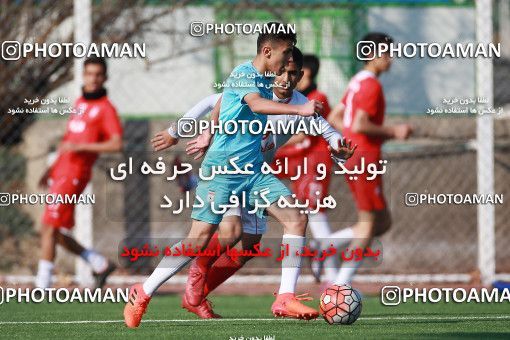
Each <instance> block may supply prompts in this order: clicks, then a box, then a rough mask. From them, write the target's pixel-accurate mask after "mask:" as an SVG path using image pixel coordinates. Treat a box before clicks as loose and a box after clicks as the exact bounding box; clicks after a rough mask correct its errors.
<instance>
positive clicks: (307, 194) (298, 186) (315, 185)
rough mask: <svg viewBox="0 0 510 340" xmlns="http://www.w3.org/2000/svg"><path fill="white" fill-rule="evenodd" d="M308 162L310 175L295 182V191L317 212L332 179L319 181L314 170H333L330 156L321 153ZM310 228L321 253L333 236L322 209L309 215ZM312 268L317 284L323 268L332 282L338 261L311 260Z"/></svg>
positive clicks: (300, 198)
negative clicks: (324, 166)
mask: <svg viewBox="0 0 510 340" xmlns="http://www.w3.org/2000/svg"><path fill="white" fill-rule="evenodd" d="M308 162H309V164H310V163H311V164H310V171H309V172H308V175H305V176H302V177H300V178H299V179H298V180H296V181H294V182H293V189H294V190H293V191H294V192H295V193H297V198H298V199H299V200H300V201H306V200H308V202H310V204H309V206H310V208H311V209H312V210H315V209H316V207H317V204H318V201H319V200H322V199H324V198H325V197H326V196H327V195H328V194H329V190H328V189H329V183H330V178H331V177H330V175H329V174H328V175H327V176H326V178H324V179H323V180H322V181H317V180H316V178H317V176H318V174H317V173H316V172H317V170H313V169H317V165H318V164H325V165H326V168H327V169H331V159H330V158H329V154H328V155H327V158H325V157H324V156H323V155H321V154H320V153H319V154H318V155H314V156H312V157H308ZM308 227H309V228H310V232H311V234H312V237H313V240H312V241H311V242H310V245H311V246H312V248H315V249H317V250H319V251H321V250H322V249H324V248H326V247H329V246H330V244H328V243H327V242H326V241H327V240H328V239H329V237H330V235H331V227H330V224H329V220H328V215H327V214H326V211H325V210H324V209H321V210H320V211H319V212H317V213H315V214H309V215H308ZM310 266H311V269H312V273H313V275H314V277H315V279H316V281H317V282H320V281H321V272H322V269H323V268H324V274H325V278H326V282H332V281H333V280H334V279H335V277H336V274H337V271H338V260H337V258H336V257H333V256H331V257H328V258H327V259H326V260H324V262H320V261H313V260H312V259H311V262H310Z"/></svg>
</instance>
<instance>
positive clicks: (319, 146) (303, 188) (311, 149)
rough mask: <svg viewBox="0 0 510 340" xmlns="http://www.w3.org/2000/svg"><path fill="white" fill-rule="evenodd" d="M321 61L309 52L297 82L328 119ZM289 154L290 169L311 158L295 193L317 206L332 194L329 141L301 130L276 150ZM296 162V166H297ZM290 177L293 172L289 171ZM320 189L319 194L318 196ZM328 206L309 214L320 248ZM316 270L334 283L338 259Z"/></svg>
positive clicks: (326, 226)
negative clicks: (322, 172) (320, 167)
mask: <svg viewBox="0 0 510 340" xmlns="http://www.w3.org/2000/svg"><path fill="white" fill-rule="evenodd" d="M319 68H320V61H319V58H317V56H315V55H313V54H305V55H304V56H303V77H302V78H301V80H300V81H299V83H298V84H297V90H299V91H300V92H301V93H302V94H304V95H305V96H306V97H307V98H308V100H312V99H315V100H318V101H320V102H321V103H322V105H323V108H324V111H323V113H322V116H323V117H324V118H325V119H327V117H328V115H329V113H330V111H331V109H330V107H329V103H328V98H327V96H326V94H324V93H323V92H321V91H319V90H318V88H317V75H318V74H319ZM353 144H355V143H353ZM285 157H287V159H288V162H289V164H291V166H289V168H295V167H296V166H297V165H298V164H302V163H303V159H304V158H306V159H307V174H306V175H305V174H304V175H302V176H300V177H299V178H298V179H297V180H295V181H292V183H291V189H292V192H293V193H295V194H296V195H297V198H298V200H300V201H306V200H309V202H310V208H311V209H315V208H316V204H317V201H318V200H322V199H324V197H326V196H328V195H329V183H330V181H331V167H332V165H333V162H332V160H331V156H330V152H329V150H328V143H327V141H326V140H325V139H324V138H322V137H321V136H320V135H319V136H310V135H305V134H304V133H301V134H299V135H296V136H294V137H292V138H291V139H290V140H289V141H288V142H287V144H286V145H285V146H284V147H282V148H280V149H279V150H278V152H277V153H276V158H285ZM320 163H322V164H324V165H325V166H326V170H327V171H326V172H327V175H326V178H324V179H323V180H320V181H318V180H317V176H318V175H319V174H318V173H317V165H318V164H320ZM294 165H296V166H294ZM288 176H289V177H291V176H293V174H288ZM317 192H318V193H319V194H318V195H317ZM324 210H325V209H323V208H322V209H320V211H319V212H318V213H316V214H310V215H308V226H309V227H310V230H311V232H312V236H313V238H314V239H315V240H317V241H316V242H313V241H311V242H310V243H311V244H315V246H316V247H320V246H319V244H320V242H319V241H318V240H321V239H322V240H324V239H326V238H328V237H329V235H330V234H331V228H330V226H329V221H328V216H327V214H326V212H325V211H324ZM311 266H312V273H313V275H314V276H315V279H316V280H317V281H318V282H319V281H320V277H321V271H322V267H324V273H325V276H326V278H325V280H326V282H332V281H333V280H334V279H335V277H336V272H337V268H338V264H337V261H336V259H335V258H334V257H329V258H328V259H327V260H326V261H325V262H322V261H312V262H311Z"/></svg>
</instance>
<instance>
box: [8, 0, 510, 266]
mask: <svg viewBox="0 0 510 340" xmlns="http://www.w3.org/2000/svg"><path fill="white" fill-rule="evenodd" d="M381 3H382V2H381ZM495 4H496V6H495V12H494V18H495V20H494V23H495V25H494V37H495V41H496V42H501V43H502V46H503V48H502V53H503V55H502V57H501V58H498V59H495V66H494V67H495V70H494V74H495V77H494V95H495V97H494V105H495V106H496V107H500V106H501V107H502V106H504V105H507V103H508V102H509V100H508V98H509V96H508V91H509V89H510V84H509V83H508V79H509V78H508V77H504V76H503V75H504V74H509V73H510V67H509V66H508V65H509V61H508V60H510V53H509V52H508V46H507V45H506V44H505V41H504V39H506V37H508V36H510V32H506V33H507V34H506V35H505V31H504V30H505V29H506V30H507V29H508V27H509V26H510V24H509V22H510V16H509V15H508V13H509V10H508V5H509V4H508V2H505V1H496V2H495ZM0 6H4V7H5V6H7V7H5V8H2V10H0V18H1V19H3V18H4V16H5V13H7V12H9V13H10V14H11V16H10V18H11V19H10V20H14V19H13V18H18V19H19V20H17V21H12V22H13V23H14V22H16V24H9V23H8V22H6V21H5V20H0V22H1V23H2V24H0V25H1V26H0V27H1V29H0V38H1V40H2V41H7V40H17V39H23V40H26V41H27V40H30V41H37V40H38V39H42V41H48V42H53V41H72V33H73V24H72V22H73V2H71V1H64V2H49V3H46V2H43V3H40V2H29V1H27V2H21V3H18V2H16V3H13V4H8V5H5V4H2V5H0ZM14 14H16V15H17V17H16V16H15V15H14ZM26 17H28V18H33V20H30V23H31V24H25V25H22V24H19V23H23V22H24V21H23V20H22V19H21V18H26ZM49 17H51V18H54V20H53V19H52V20H51V23H50V20H47V18H49ZM475 17H476V12H475V7H474V2H473V1H460V2H459V1H429V2H427V3H425V2H422V3H420V4H416V5H413V6H410V5H404V4H401V5H399V4H398V1H392V2H391V4H389V5H388V4H381V6H376V5H371V6H364V5H360V4H357V2H349V3H348V4H347V2H345V4H342V3H340V4H333V3H331V4H330V3H327V4H325V3H324V2H317V3H316V4H314V2H313V1H312V2H307V4H306V5H305V4H304V3H301V2H298V4H290V3H289V4H287V5H286V6H285V7H278V8H276V7H274V6H272V5H266V4H264V3H262V2H257V3H256V4H253V3H245V2H235V3H230V4H228V5H224V4H220V3H215V4H214V5H211V6H209V5H206V4H203V3H201V4H198V5H194V4H190V3H188V2H186V1H182V2H180V1H179V2H175V3H174V4H172V5H168V4H166V3H163V2H162V3H159V2H143V1H127V2H122V5H119V4H118V3H117V2H115V1H111V2H110V1H108V2H107V1H104V2H93V4H92V14H91V19H92V32H91V33H92V41H95V42H108V43H111V42H123V41H128V42H139V43H145V44H146V49H147V51H148V52H147V54H148V57H147V58H145V59H124V58H121V59H112V60H109V70H108V73H109V80H108V82H107V84H106V85H107V89H108V91H109V92H108V94H109V97H110V99H111V101H112V102H113V103H114V105H115V106H116V107H117V109H118V111H119V113H120V116H121V118H122V120H123V125H124V137H123V138H124V152H123V153H122V154H118V155H112V156H103V157H101V158H100V159H99V161H98V162H97V163H96V165H95V167H94V173H93V179H92V180H91V184H92V191H93V193H94V194H95V195H96V203H95V204H94V206H93V224H92V229H93V245H94V247H95V248H96V249H98V250H99V251H101V252H103V253H105V254H106V255H108V256H109V257H110V258H112V259H118V256H119V248H118V246H119V244H120V242H121V241H122V240H124V239H129V238H148V237H151V238H158V237H166V238H168V237H170V238H179V237H182V236H184V235H185V234H186V232H187V230H188V228H189V226H190V218H189V216H190V211H189V210H184V212H183V213H182V214H180V215H172V214H170V213H169V212H168V210H165V209H162V208H160V204H161V200H162V197H163V196H164V195H168V197H170V198H171V199H176V198H179V197H182V195H183V194H182V192H181V191H180V189H179V186H178V185H177V183H175V182H171V181H166V180H165V179H164V178H160V177H150V176H149V177H148V176H142V175H140V174H138V175H137V174H134V175H133V176H130V177H128V178H127V179H126V180H125V181H122V182H115V181H112V179H111V175H110V168H112V167H115V166H117V165H118V164H119V163H120V162H125V161H126V160H127V159H128V158H129V157H131V158H132V159H133V160H134V163H135V164H134V165H135V167H139V166H140V165H141V164H142V163H143V162H144V161H147V162H148V163H151V164H153V163H154V162H156V161H157V157H159V156H162V157H164V161H165V163H167V164H172V162H174V159H175V157H176V156H179V157H180V158H181V160H182V161H191V160H190V158H188V157H187V156H186V155H185V154H184V144H185V143H184V141H182V142H181V143H180V144H179V145H178V146H177V147H176V148H175V150H171V151H168V152H164V153H161V154H156V153H153V152H151V150H150V144H149V139H150V138H151V136H153V135H154V134H155V133H156V132H158V131H161V130H163V129H166V128H167V126H168V124H169V121H170V120H173V119H175V118H176V117H177V116H179V115H181V114H182V113H183V112H185V111H186V110H188V109H189V108H190V107H192V106H193V105H194V104H195V103H196V102H198V101H199V100H200V99H202V98H203V97H205V96H207V95H209V94H211V93H213V92H214V91H215V88H214V86H213V84H214V82H215V81H221V80H223V79H224V78H225V76H226V75H227V74H228V73H229V72H230V70H231V69H232V68H233V67H234V66H235V65H237V64H238V63H240V62H241V61H243V60H246V59H249V58H250V57H252V56H253V54H254V53H255V48H254V46H255V39H256V36H235V35H221V34H220V35H215V36H207V37H203V38H196V37H192V36H191V35H190V33H189V32H190V24H191V23H192V22H223V23H226V22H232V21H233V20H234V19H233V18H235V21H236V22H238V21H239V22H247V23H254V22H267V21H269V20H281V21H286V22H291V23H295V24H296V30H297V32H298V44H297V46H298V47H299V48H301V49H302V50H303V52H305V53H314V54H316V55H317V56H318V57H319V58H320V59H321V70H320V73H319V78H318V84H319V88H320V89H321V90H322V91H324V92H325V93H326V94H327V95H328V98H329V100H330V105H333V104H335V103H337V102H338V100H339V99H340V97H341V95H342V94H343V92H344V90H345V88H346V85H347V83H348V81H349V79H350V77H351V76H353V75H354V74H355V72H357V70H358V69H359V68H360V67H361V66H362V64H361V62H360V61H358V60H357V59H356V56H355V45H356V42H357V41H358V40H359V39H360V38H361V37H362V36H363V34H364V33H366V32H368V31H370V30H377V31H384V32H387V33H388V34H390V35H392V36H393V37H394V39H395V41H402V42H422V41H429V42H432V41H433V42H438V43H442V42H447V41H458V42H469V41H475V39H476V25H475ZM24 20H26V19H24ZM57 23H60V24H57ZM45 32H47V34H45ZM27 37H28V38H27ZM505 46H506V47H505ZM505 48H506V50H505ZM0 63H1V67H2V70H1V72H0V80H1V82H0V84H2V85H0V94H2V98H4V99H5V100H3V104H2V105H3V106H2V109H1V111H2V118H1V126H2V128H1V130H0V143H1V145H0V192H7V193H15V192H25V193H31V192H41V191H40V190H39V189H37V182H38V179H39V177H40V176H41V175H42V173H43V171H44V169H45V168H46V166H47V162H48V155H49V153H50V151H51V150H54V149H55V147H56V146H57V145H58V141H59V140H60V138H61V136H62V135H63V133H64V130H65V123H66V119H67V117H66V116H65V115H64V116H59V115H34V114H30V115H28V114H9V113H8V109H9V108H18V107H19V108H21V109H26V108H27V107H28V106H29V105H30V104H28V103H26V102H25V101H24V99H25V98H27V99H33V98H35V97H38V98H43V97H71V99H74V97H75V95H76V93H77V92H76V91H75V90H76V86H75V84H73V83H72V82H71V80H72V67H73V59H72V58H68V59H66V58H52V59H48V58H30V57H28V58H23V59H22V60H21V61H7V60H1V61H0ZM489 79H490V77H489ZM381 80H382V83H383V86H384V88H385V95H386V98H387V110H386V111H387V112H388V114H389V117H388V119H387V121H388V123H392V122H402V121H404V122H408V123H410V124H412V125H413V127H414V128H415V132H414V135H413V137H412V139H411V140H410V141H409V142H405V143H391V144H389V145H386V146H385V149H384V154H383V157H384V158H385V159H388V160H389V162H390V163H389V164H390V165H389V170H388V174H387V175H385V178H384V181H385V184H384V190H385V194H386V197H387V199H388V203H389V207H390V210H391V212H392V216H393V227H392V229H391V230H390V232H389V233H387V234H386V235H384V236H383V237H382V238H381V242H382V244H383V246H384V261H383V262H382V264H381V265H380V266H377V267H375V268H366V269H362V273H363V274H438V273H439V274H457V273H471V272H474V271H476V270H477V269H478V263H477V258H478V253H479V244H478V240H479V232H478V227H479V223H478V221H477V216H478V213H477V206H476V205H475V204H473V205H429V206H420V207H409V206H406V204H405V197H406V193H431V194H441V193H446V194H448V193H458V194H473V193H476V192H477V190H478V189H477V188H478V187H477V183H478V182H477V181H478V180H479V178H477V166H476V164H477V152H476V147H475V144H476V138H477V135H476V115H474V116H473V115H471V116H466V115H464V116H460V115H451V116H450V115H442V116H441V117H438V116H437V115H435V116H431V115H430V114H426V112H427V109H429V108H436V107H438V106H442V107H444V103H443V99H444V98H453V97H461V98H467V97H469V98H475V97H476V96H477V92H476V84H477V80H476V74H475V60H474V59H469V58H468V59H466V60H456V59H448V58H447V59H431V58H425V59H420V58H407V59H406V58H403V59H398V60H395V61H394V63H393V67H392V70H391V72H390V73H388V74H387V75H384V76H383V77H382V79H381ZM509 140H510V120H509V119H508V117H507V116H505V114H501V115H496V116H495V124H494V141H495V157H494V158H495V161H494V174H493V176H494V192H495V193H496V194H501V195H503V197H505V198H506V197H508V194H509V189H510V188H509V185H510V184H509V183H510V181H509V177H508V175H509V171H510V159H509V156H508V155H509V152H508V148H509V144H508V141H509ZM192 163H193V164H194V166H195V169H197V167H198V165H199V162H192ZM330 188H331V194H332V195H333V196H334V197H335V199H336V200H337V202H339V206H338V207H337V208H336V209H335V210H334V211H330V212H328V216H329V219H330V221H331V225H332V228H333V229H340V228H344V227H347V226H351V225H352V224H354V222H355V221H356V212H355V208H354V203H353V202H352V198H351V194H350V192H349V190H348V187H347V185H346V183H345V181H344V178H342V177H340V176H333V180H332V183H331V186H330ZM43 209H44V207H43V206H39V205H35V206H33V205H31V206H24V205H9V206H3V207H0V249H2V251H3V253H4V254H6V256H4V257H2V259H1V260H0V272H2V273H7V274H32V273H34V271H35V266H36V263H37V255H36V254H37V251H36V250H37V249H38V241H37V230H38V228H39V225H40V222H39V221H40V218H41V214H42V211H43ZM509 214H510V212H509V209H508V203H505V204H503V205H495V233H496V244H495V247H496V248H495V253H496V256H495V257H496V271H497V272H498V273H510V262H509V261H508V258H509V256H507V255H508V249H507V247H506V241H507V239H508V238H507V235H508V232H509V231H510V230H509V229H510V223H508V221H509V220H510V216H509ZM269 229H270V231H269V232H268V235H267V237H269V238H276V237H279V235H280V234H281V228H280V227H279V226H278V224H277V223H274V222H271V223H270V228H269ZM73 261H74V260H73V259H71V258H69V257H67V256H62V255H60V256H59V264H61V266H59V268H60V269H59V270H60V272H62V273H73V272H74V269H73V268H74V267H73ZM149 264H150V263H148V262H138V263H137V264H136V265H133V264H131V263H127V262H126V263H122V265H123V266H124V269H125V271H124V273H125V274H132V273H136V272H139V273H143V272H146V271H148V270H149V267H150V266H149ZM257 268H260V264H250V265H248V267H247V268H246V269H245V270H246V271H247V272H249V271H250V270H251V271H252V272H259V270H258V269H257ZM265 272H268V271H265Z"/></svg>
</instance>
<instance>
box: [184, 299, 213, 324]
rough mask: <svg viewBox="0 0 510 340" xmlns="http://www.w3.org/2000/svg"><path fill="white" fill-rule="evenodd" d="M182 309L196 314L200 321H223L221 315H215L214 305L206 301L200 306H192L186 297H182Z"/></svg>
mask: <svg viewBox="0 0 510 340" xmlns="http://www.w3.org/2000/svg"><path fill="white" fill-rule="evenodd" d="M182 308H184V309H186V310H187V311H188V312H190V313H193V314H196V315H197V316H198V317H199V318H200V319H221V315H219V314H216V313H214V311H213V309H212V303H211V302H210V301H209V300H207V299H204V300H202V303H200V304H199V305H198V306H192V305H190V304H189V302H188V300H186V295H184V296H183V297H182Z"/></svg>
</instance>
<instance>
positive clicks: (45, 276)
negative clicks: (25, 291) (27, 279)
mask: <svg viewBox="0 0 510 340" xmlns="http://www.w3.org/2000/svg"><path fill="white" fill-rule="evenodd" d="M53 267H54V264H53V262H51V261H48V260H39V266H38V268H37V276H36V278H35V286H36V287H37V288H50V287H51V275H52V274H53Z"/></svg>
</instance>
